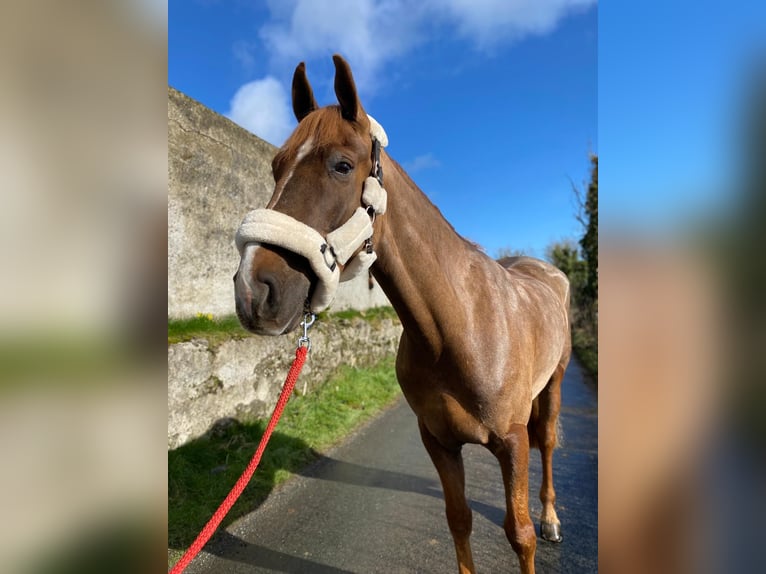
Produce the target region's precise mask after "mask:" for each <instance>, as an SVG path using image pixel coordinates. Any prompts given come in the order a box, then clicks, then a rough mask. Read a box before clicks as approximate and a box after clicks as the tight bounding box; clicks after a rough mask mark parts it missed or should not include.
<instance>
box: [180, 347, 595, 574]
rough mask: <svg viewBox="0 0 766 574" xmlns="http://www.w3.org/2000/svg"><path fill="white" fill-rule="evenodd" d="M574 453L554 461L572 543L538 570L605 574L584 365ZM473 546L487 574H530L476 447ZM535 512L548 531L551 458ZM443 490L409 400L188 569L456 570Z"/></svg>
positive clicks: (552, 548) (591, 400)
mask: <svg viewBox="0 0 766 574" xmlns="http://www.w3.org/2000/svg"><path fill="white" fill-rule="evenodd" d="M562 393H563V395H562V396H563V405H562V414H561V418H562V426H563V429H564V445H563V447H562V448H560V449H558V450H557V451H556V453H555V455H554V485H555V487H556V492H557V499H558V504H557V511H558V515H559V518H560V520H561V523H562V534H563V537H564V540H563V542H562V543H560V544H552V543H549V542H546V541H544V540H542V539H541V538H539V536H538V544H537V554H536V558H535V564H536V567H537V571H538V572H541V573H549V572H562V573H563V572H567V573H574V572H578V573H580V572H596V571H597V480H598V474H597V467H598V454H597V398H596V392H595V390H594V389H593V388H592V387H591V386H589V385H588V384H587V383H586V382H585V380H584V378H583V375H582V371H581V369H580V366H579V365H578V364H577V363H576V362H575V360H574V359H573V361H572V363H571V364H570V366H569V368H568V369H567V373H566V375H565V378H564V382H563V389H562ZM463 456H464V459H465V469H466V483H467V485H466V494H467V496H468V499H469V503H470V506H471V508H472V509H473V513H474V521H473V534H472V536H471V543H472V547H473V553H474V562H475V564H476V568H477V570H478V571H479V572H484V573H489V572H518V562H517V560H516V556H515V554H514V553H513V550H512V549H511V547H510V544H508V542H507V540H506V538H505V534H504V532H503V528H502V524H503V519H504V516H505V496H504V492H503V486H502V482H501V475H500V468H499V466H498V464H497V461H496V460H495V458H494V457H493V456H492V455H491V454H490V453H489V452H488V451H486V450H485V449H484V448H483V447H480V446H476V445H466V446H465V447H464V449H463ZM531 461H532V462H531V465H530V505H531V513H532V519H533V521H534V522H535V526H536V527H537V528H538V529H539V521H538V519H537V517H538V516H539V512H540V508H541V505H540V500H539V498H538V494H537V493H538V490H539V487H540V457H539V453H538V452H537V451H533V452H532V454H531ZM456 571H457V568H456V563H455V554H454V549H453V545H452V538H451V537H450V534H449V530H448V528H447V521H446V519H445V516H444V502H443V498H442V491H441V485H440V484H439V479H438V477H437V475H436V471H435V469H434V467H433V466H432V464H431V461H430V459H429V458H428V455H427V454H426V452H425V449H424V448H423V446H422V444H421V442H420V437H419V435H418V431H417V423H416V420H415V416H414V415H413V414H412V412H411V411H410V409H409V407H408V406H407V404H406V402H404V400H403V399H402V400H401V401H399V402H398V403H397V404H396V405H395V406H394V407H393V408H391V409H390V410H388V411H387V412H386V413H385V414H383V415H382V416H381V417H380V418H378V419H376V420H375V421H373V422H372V423H370V424H368V425H367V426H366V427H365V428H363V429H361V430H360V431H358V432H357V433H356V434H355V435H354V436H352V437H351V438H350V439H349V440H347V441H346V442H345V443H344V444H342V445H341V446H339V447H337V448H336V449H335V450H333V451H332V452H331V453H330V454H329V455H328V456H327V457H325V458H323V459H322V460H320V461H319V462H318V463H316V464H314V465H313V466H311V467H310V468H308V469H306V471H305V472H304V473H303V475H302V476H299V477H296V478H294V479H292V480H290V481H288V482H287V483H286V484H285V485H283V486H282V487H281V488H278V489H276V490H275V491H274V492H273V493H272V494H271V495H270V497H269V498H268V500H266V502H264V503H263V504H262V505H261V506H260V507H259V508H258V509H256V510H255V511H254V512H252V513H251V514H249V515H247V516H245V517H244V518H242V519H241V520H239V521H237V522H236V523H234V524H233V525H231V526H230V527H229V528H227V529H226V530H224V531H221V532H218V533H217V534H216V535H215V537H214V538H213V539H212V540H211V542H210V543H208V546H207V547H206V548H205V551H204V552H203V553H202V554H200V556H199V557H198V558H197V559H196V560H195V561H194V562H193V563H192V564H191V565H190V567H189V568H188V569H187V572H189V573H191V574H199V573H203V572H205V573H208V572H215V573H222V574H235V573H236V574H239V573H252V572H290V573H296V572H301V573H302V572H305V573H312V574H340V573H347V572H355V573H377V572H380V573H384V572H385V573H400V572H401V573H404V572H407V573H409V572H429V573H430V572H433V573H450V572H456Z"/></svg>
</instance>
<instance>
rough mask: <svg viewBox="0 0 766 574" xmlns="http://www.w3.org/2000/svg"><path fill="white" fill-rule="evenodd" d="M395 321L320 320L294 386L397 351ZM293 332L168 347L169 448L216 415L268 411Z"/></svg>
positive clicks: (305, 388) (304, 386) (301, 387)
mask: <svg viewBox="0 0 766 574" xmlns="http://www.w3.org/2000/svg"><path fill="white" fill-rule="evenodd" d="M400 335H401V325H400V324H399V322H398V321H392V320H391V319H382V320H378V321H374V322H370V321H366V320H363V319H350V320H337V319H334V320H332V321H329V322H323V321H319V322H317V324H316V325H315V327H313V328H312V330H311V333H310V336H311V341H312V349H311V353H310V354H309V358H308V360H307V361H306V364H305V366H304V368H303V372H302V373H301V376H300V379H298V384H297V385H296V389H295V392H296V393H307V392H311V390H312V389H313V387H314V386H315V385H317V384H318V383H321V382H323V381H324V380H326V379H327V377H328V376H330V375H331V374H332V373H333V372H334V371H335V370H336V369H337V368H338V367H339V366H340V365H350V366H357V365H358V366H365V365H370V364H372V363H374V362H376V361H377V360H380V359H381V358H383V357H386V356H388V355H391V354H393V353H395V352H396V348H397V346H398V344H399V337H400ZM298 336H299V335H298V334H296V333H293V334H291V335H285V336H281V337H258V336H251V337H247V338H245V339H240V340H231V341H227V342H225V343H222V344H220V345H218V346H216V347H211V346H210V344H209V343H208V342H207V341H206V340H203V339H198V340H194V341H190V342H188V343H178V344H174V345H169V346H168V448H171V449H172V448H176V447H178V446H180V445H182V444H184V443H186V442H188V441H189V440H192V439H194V438H197V437H199V436H201V435H203V434H204V433H205V432H206V431H207V430H209V429H210V428H211V426H213V425H214V424H215V423H216V422H217V421H219V420H221V419H226V418H229V417H232V418H238V419H248V418H252V417H258V418H266V417H268V416H270V415H271V411H272V410H273V408H274V404H275V402H276V399H277V396H278V395H279V392H280V390H281V387H282V383H284V380H285V377H286V376H287V371H288V370H289V368H290V363H291V362H292V360H293V358H294V356H295V355H294V349H295V343H296V341H297V338H298Z"/></svg>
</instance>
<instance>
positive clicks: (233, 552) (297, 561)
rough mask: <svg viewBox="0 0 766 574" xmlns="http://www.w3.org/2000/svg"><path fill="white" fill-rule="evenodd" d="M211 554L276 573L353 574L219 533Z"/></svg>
mask: <svg viewBox="0 0 766 574" xmlns="http://www.w3.org/2000/svg"><path fill="white" fill-rule="evenodd" d="M205 550H206V551H207V552H209V553H210V554H214V555H216V556H225V557H226V559H227V560H233V561H235V562H239V563H242V564H247V566H249V567H252V568H258V569H263V570H266V571H275V572H311V573H312V574H353V572H352V571H351V570H343V569H342V568H335V567H334V566H328V565H326V564H319V563H317V562H314V561H312V560H309V559H308V558H299V557H297V556H293V555H291V554H286V553H284V552H279V551H277V550H272V549H271V548H266V547H264V546H258V545H257V544H251V543H249V542H245V541H244V540H242V539H241V538H238V537H237V536H234V535H233V534H231V533H229V532H226V531H225V530H223V531H219V532H218V533H217V534H216V536H215V539H214V540H213V541H211V543H210V545H209V546H208V547H206V548H205Z"/></svg>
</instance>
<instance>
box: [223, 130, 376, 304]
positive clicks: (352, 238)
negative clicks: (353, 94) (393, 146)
mask: <svg viewBox="0 0 766 574" xmlns="http://www.w3.org/2000/svg"><path fill="white" fill-rule="evenodd" d="M370 124H371V130H370V131H371V136H372V139H373V175H371V176H370V177H368V178H367V179H366V180H365V182H364V189H363V191H362V203H363V204H364V206H365V207H361V206H360V207H358V208H357V209H356V210H355V211H354V214H353V215H352V216H351V217H350V218H349V219H348V221H346V223H344V224H343V225H341V226H340V227H338V228H337V229H335V230H334V231H332V232H330V233H328V234H327V237H322V235H321V234H320V233H319V232H318V231H316V230H315V229H314V228H313V227H309V226H308V225H306V224H305V223H302V222H300V221H298V220H297V219H294V218H292V217H290V216H289V215H286V214H284V213H280V212H278V211H274V210H273V209H254V210H253V211H251V212H250V213H248V214H247V215H246V216H245V219H244V220H243V221H242V224H241V225H240V226H239V229H237V234H236V236H235V242H236V245H237V250H238V251H239V254H240V256H242V254H243V253H244V250H245V246H246V245H247V244H248V243H253V242H255V243H266V244H268V245H276V246H278V247H282V248H284V249H287V250H288V251H291V252H293V253H296V254H298V255H300V256H302V257H305V258H306V259H307V260H308V262H309V264H310V265H311V269H312V270H313V271H314V273H315V274H316V276H317V279H318V283H317V285H316V288H315V289H314V294H313V295H312V297H311V301H310V305H309V306H310V310H311V312H312V313H319V312H320V311H323V310H324V309H326V308H327V307H329V306H330V304H331V303H332V301H333V299H335V293H336V291H337V289H338V283H339V282H340V281H348V280H350V279H353V278H354V277H356V276H358V275H359V274H361V273H363V272H364V271H367V270H368V269H369V268H370V266H371V265H372V264H373V263H374V262H375V260H376V259H377V255H376V254H375V251H374V250H373V249H372V233H373V228H372V224H373V222H374V221H375V216H376V215H383V214H384V213H385V212H386V204H387V194H386V190H385V189H383V185H382V179H383V172H382V169H381V168H380V146H385V145H386V144H387V143H388V138H387V137H386V133H385V131H383V128H382V127H381V126H380V124H379V123H378V122H376V121H375V120H374V119H372V118H371V117H370ZM363 246H364V247H366V248H365V249H361V248H362V247H363ZM355 254H356V255H355ZM338 264H340V265H341V266H344V268H343V271H342V272H341V271H340V270H339V267H338Z"/></svg>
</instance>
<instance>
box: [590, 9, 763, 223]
mask: <svg viewBox="0 0 766 574" xmlns="http://www.w3.org/2000/svg"><path fill="white" fill-rule="evenodd" d="M765 48H766V2H763V1H750V2H748V1H743V2H736V3H726V2H712V1H701V2H700V1H691V0H674V1H673V2H667V1H659V0H652V1H651V2H648V3H646V2H609V3H604V4H603V5H600V6H599V62H598V65H599V68H598V71H599V79H598V85H599V91H598V100H599V104H598V122H599V141H600V145H601V148H602V150H603V153H601V154H600V156H599V160H600V161H599V180H600V181H599V190H600V192H601V193H600V197H599V215H600V223H601V230H602V231H605V230H606V229H607V228H611V229H625V228H626V227H630V228H633V229H634V230H638V231H643V232H646V231H649V232H650V233H653V232H659V233H660V234H661V235H664V234H667V233H671V234H673V233H676V232H677V231H678V230H679V229H682V228H683V226H684V225H686V224H688V223H689V222H690V221H693V220H694V219H695V218H697V217H703V218H708V217H710V215H711V214H713V215H715V214H722V213H723V212H724V211H725V210H727V209H728V208H729V207H730V206H732V205H736V203H737V201H736V192H735V188H736V180H737V177H738V174H739V173H740V172H741V165H739V162H740V161H741V158H742V155H743V152H742V127H743V125H744V122H746V119H745V117H744V114H745V110H744V104H745V101H746V99H747V94H748V90H750V89H751V88H752V86H751V85H750V83H749V82H750V81H751V78H752V75H753V70H754V68H755V67H756V66H761V67H762V66H763V65H764V64H766V58H764V56H766V50H765Z"/></svg>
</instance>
